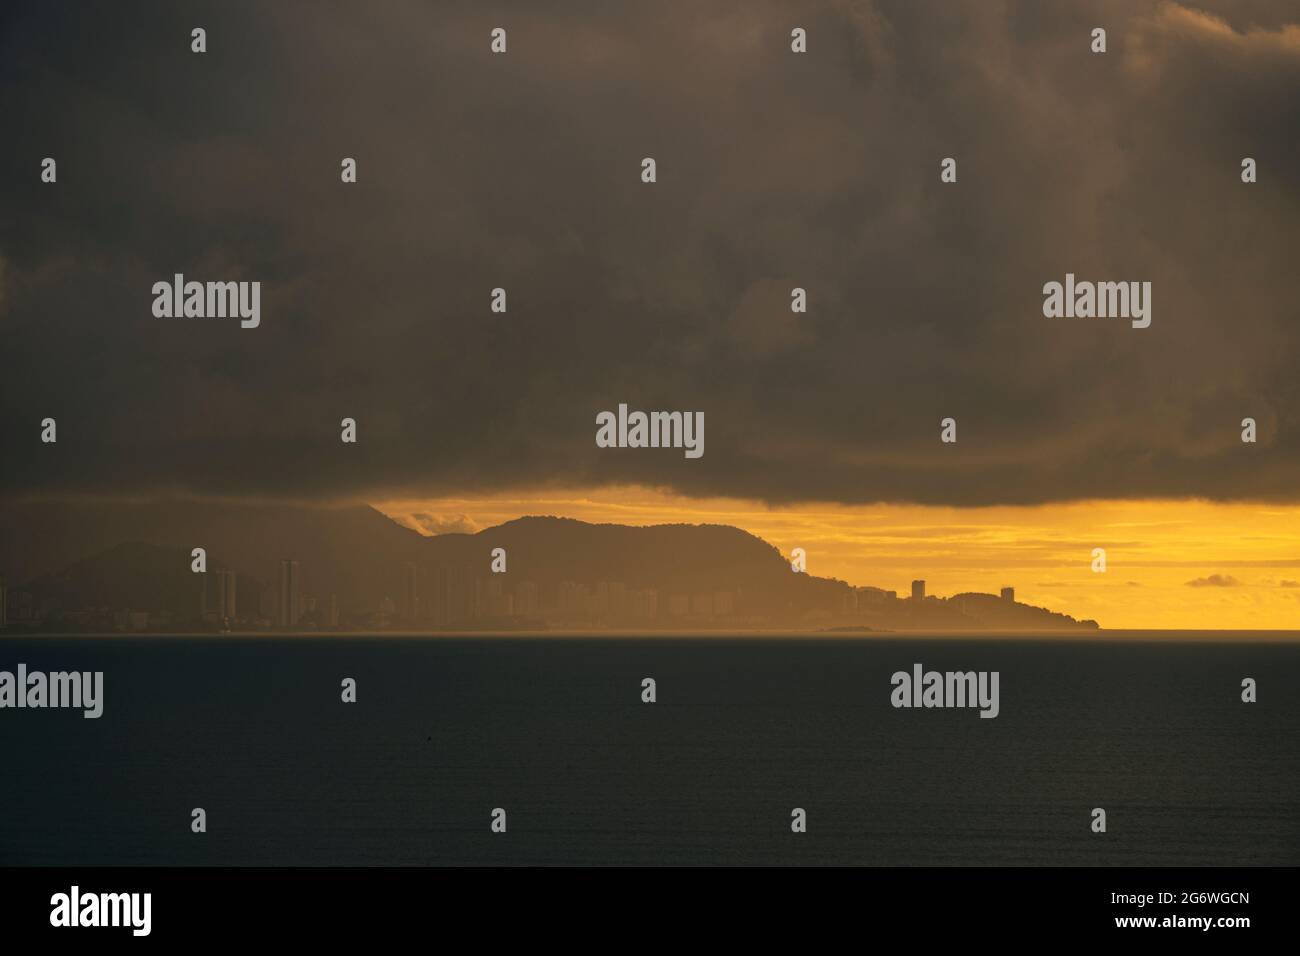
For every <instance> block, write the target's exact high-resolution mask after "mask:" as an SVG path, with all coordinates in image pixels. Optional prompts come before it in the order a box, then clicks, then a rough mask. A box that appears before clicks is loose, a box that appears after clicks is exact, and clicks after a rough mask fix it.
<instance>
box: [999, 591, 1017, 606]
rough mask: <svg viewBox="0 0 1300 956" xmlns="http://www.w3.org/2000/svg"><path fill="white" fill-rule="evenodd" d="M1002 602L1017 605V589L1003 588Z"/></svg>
mask: <svg viewBox="0 0 1300 956" xmlns="http://www.w3.org/2000/svg"><path fill="white" fill-rule="evenodd" d="M1002 600H1004V601H1010V602H1011V603H1012V604H1015V603H1016V589H1015V588H1003V589H1002Z"/></svg>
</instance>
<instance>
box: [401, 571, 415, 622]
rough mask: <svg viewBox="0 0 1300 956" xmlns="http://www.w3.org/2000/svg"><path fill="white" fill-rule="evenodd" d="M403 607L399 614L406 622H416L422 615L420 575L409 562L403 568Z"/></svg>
mask: <svg viewBox="0 0 1300 956" xmlns="http://www.w3.org/2000/svg"><path fill="white" fill-rule="evenodd" d="M398 593H399V594H401V605H400V606H399V607H398V614H399V615H401V618H402V620H404V621H414V620H415V619H416V617H417V616H418V615H419V613H420V591H419V574H418V572H417V571H416V569H415V565H414V564H412V563H410V562H409V561H408V562H407V563H406V565H405V566H404V567H403V568H402V589H401V591H400V592H398Z"/></svg>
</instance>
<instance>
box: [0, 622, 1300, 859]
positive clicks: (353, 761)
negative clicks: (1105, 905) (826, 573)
mask: <svg viewBox="0 0 1300 956" xmlns="http://www.w3.org/2000/svg"><path fill="white" fill-rule="evenodd" d="M1152 637H1153V636H1152V635H1150V634H1146V635H1143V634H1123V633H1111V632H1107V634H1106V635H1105V636H1102V637H1098V638H1091V637H1090V638H1088V639H1078V638H1064V637H1042V638H1034V639H1026V638H1023V637H1017V638H1011V639H986V638H983V637H981V638H978V639H975V638H942V637H925V636H907V637H899V636H896V635H889V636H881V637H849V636H835V637H828V636H825V635H820V636H818V635H808V636H803V637H718V636H698V637H676V636H674V637H659V636H656V637H622V636H621V637H609V638H599V637H554V636H529V637H518V636H515V637H511V636H485V635H476V636H462V637H433V638H430V637H388V636H382V637H340V636H329V637H319V636H303V637H240V636H235V637H180V636H175V637H154V636H150V637H77V638H73V637H66V638H62V637H39V638H37V637H31V638H28V637H23V638H14V637H9V638H5V639H0V670H11V671H12V670H13V669H14V667H15V666H16V665H17V663H19V662H23V663H25V664H27V666H28V668H29V670H44V671H55V670H69V669H75V670H83V671H84V670H102V671H104V673H105V678H104V681H105V691H104V697H105V704H104V714H103V717H102V718H100V719H99V720H86V719H83V718H82V716H81V714H80V712H79V711H58V710H43V711H42V710H10V709H5V710H0V864H10V865H12V864H38V865H110V864H120V865H132V864H182V865H190V864H193V865H212V864H216V865H225V864H243V865H272V864H275V865H333V864H339V865H372V864H400V865H428V864H456V865H462V864H493V865H495V864H688V865H699V864H868V865H898V864H902V865H941V864H958V865H1010V864H1018V865H1055V864H1081V865H1108V866H1109V865H1119V866H1124V865H1143V866H1146V865H1297V864H1300V643H1295V642H1292V641H1281V640H1261V637H1266V636H1264V635H1259V634H1249V635H1247V634H1242V635H1236V636H1234V635H1220V637H1221V638H1223V639H1222V640H1218V641H1206V640H1181V639H1177V638H1176V637H1174V636H1170V635H1165V636H1163V637H1161V639H1152ZM915 663H921V664H923V665H924V666H925V668H926V669H927V670H929V669H935V670H940V671H946V670H962V671H965V670H976V671H981V670H985V671H993V670H996V671H998V672H999V673H1000V688H999V689H1000V715H999V716H998V717H997V718H996V719H981V718H980V717H979V716H978V711H977V710H976V709H928V710H927V709H920V710H916V709H895V708H894V707H892V706H891V705H890V693H891V690H892V687H891V684H890V676H891V674H893V673H894V672H895V671H898V670H904V671H910V670H911V668H912V665H913V664H915ZM345 677H352V678H355V679H356V681H357V684H358V700H357V703H355V704H344V703H342V702H341V701H340V682H341V681H342V680H343V678H345ZM644 677H653V678H654V679H655V681H656V682H657V695H658V700H657V702H656V703H654V704H645V703H642V701H641V681H642V678H644ZM1243 677H1253V678H1255V679H1256V680H1257V681H1258V686H1259V701H1258V702H1257V703H1254V704H1244V703H1242V702H1241V700H1240V692H1241V691H1240V685H1241V679H1242V678H1243ZM194 807H202V808H204V809H205V810H206V812H207V823H208V832H206V833H203V834H195V833H192V832H191V830H190V819H191V817H190V811H191V809H192V808H194ZM497 807H501V808H504V809H505V810H506V814H507V817H506V819H507V832H506V833H504V834H495V833H492V832H491V830H490V815H491V813H492V811H493V809H494V808H497ZM795 807H801V808H804V809H805V810H806V811H807V819H808V831H807V833H803V834H794V833H792V832H791V830H790V820H791V810H792V808H795ZM1094 807H1104V808H1105V809H1106V812H1107V832H1106V833H1105V834H1095V833H1092V832H1091V829H1090V821H1091V810H1092V808H1094Z"/></svg>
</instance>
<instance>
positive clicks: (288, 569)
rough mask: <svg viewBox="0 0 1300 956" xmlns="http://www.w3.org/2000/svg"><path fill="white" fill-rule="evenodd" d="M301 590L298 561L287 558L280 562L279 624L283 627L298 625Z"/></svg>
mask: <svg viewBox="0 0 1300 956" xmlns="http://www.w3.org/2000/svg"><path fill="white" fill-rule="evenodd" d="M300 590H301V581H300V580H299V576H298V562H297V561H294V560H292V559H289V558H285V559H284V560H283V561H281V562H280V605H279V624H280V626H281V627H297V626H298V615H299V604H298V602H299V599H300V595H299V591H300Z"/></svg>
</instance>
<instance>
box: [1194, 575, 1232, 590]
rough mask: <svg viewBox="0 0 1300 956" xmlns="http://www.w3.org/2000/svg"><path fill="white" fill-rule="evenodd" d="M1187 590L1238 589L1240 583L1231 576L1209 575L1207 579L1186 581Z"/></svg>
mask: <svg viewBox="0 0 1300 956" xmlns="http://www.w3.org/2000/svg"><path fill="white" fill-rule="evenodd" d="M1187 586H1188V587H1189V588H1239V587H1241V586H1242V584H1241V582H1240V581H1238V580H1237V579H1236V578H1234V577H1233V576H1232V575H1231V574H1211V575H1210V576H1209V577H1208V578H1196V579H1195V580H1193V581H1188V582H1187Z"/></svg>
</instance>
